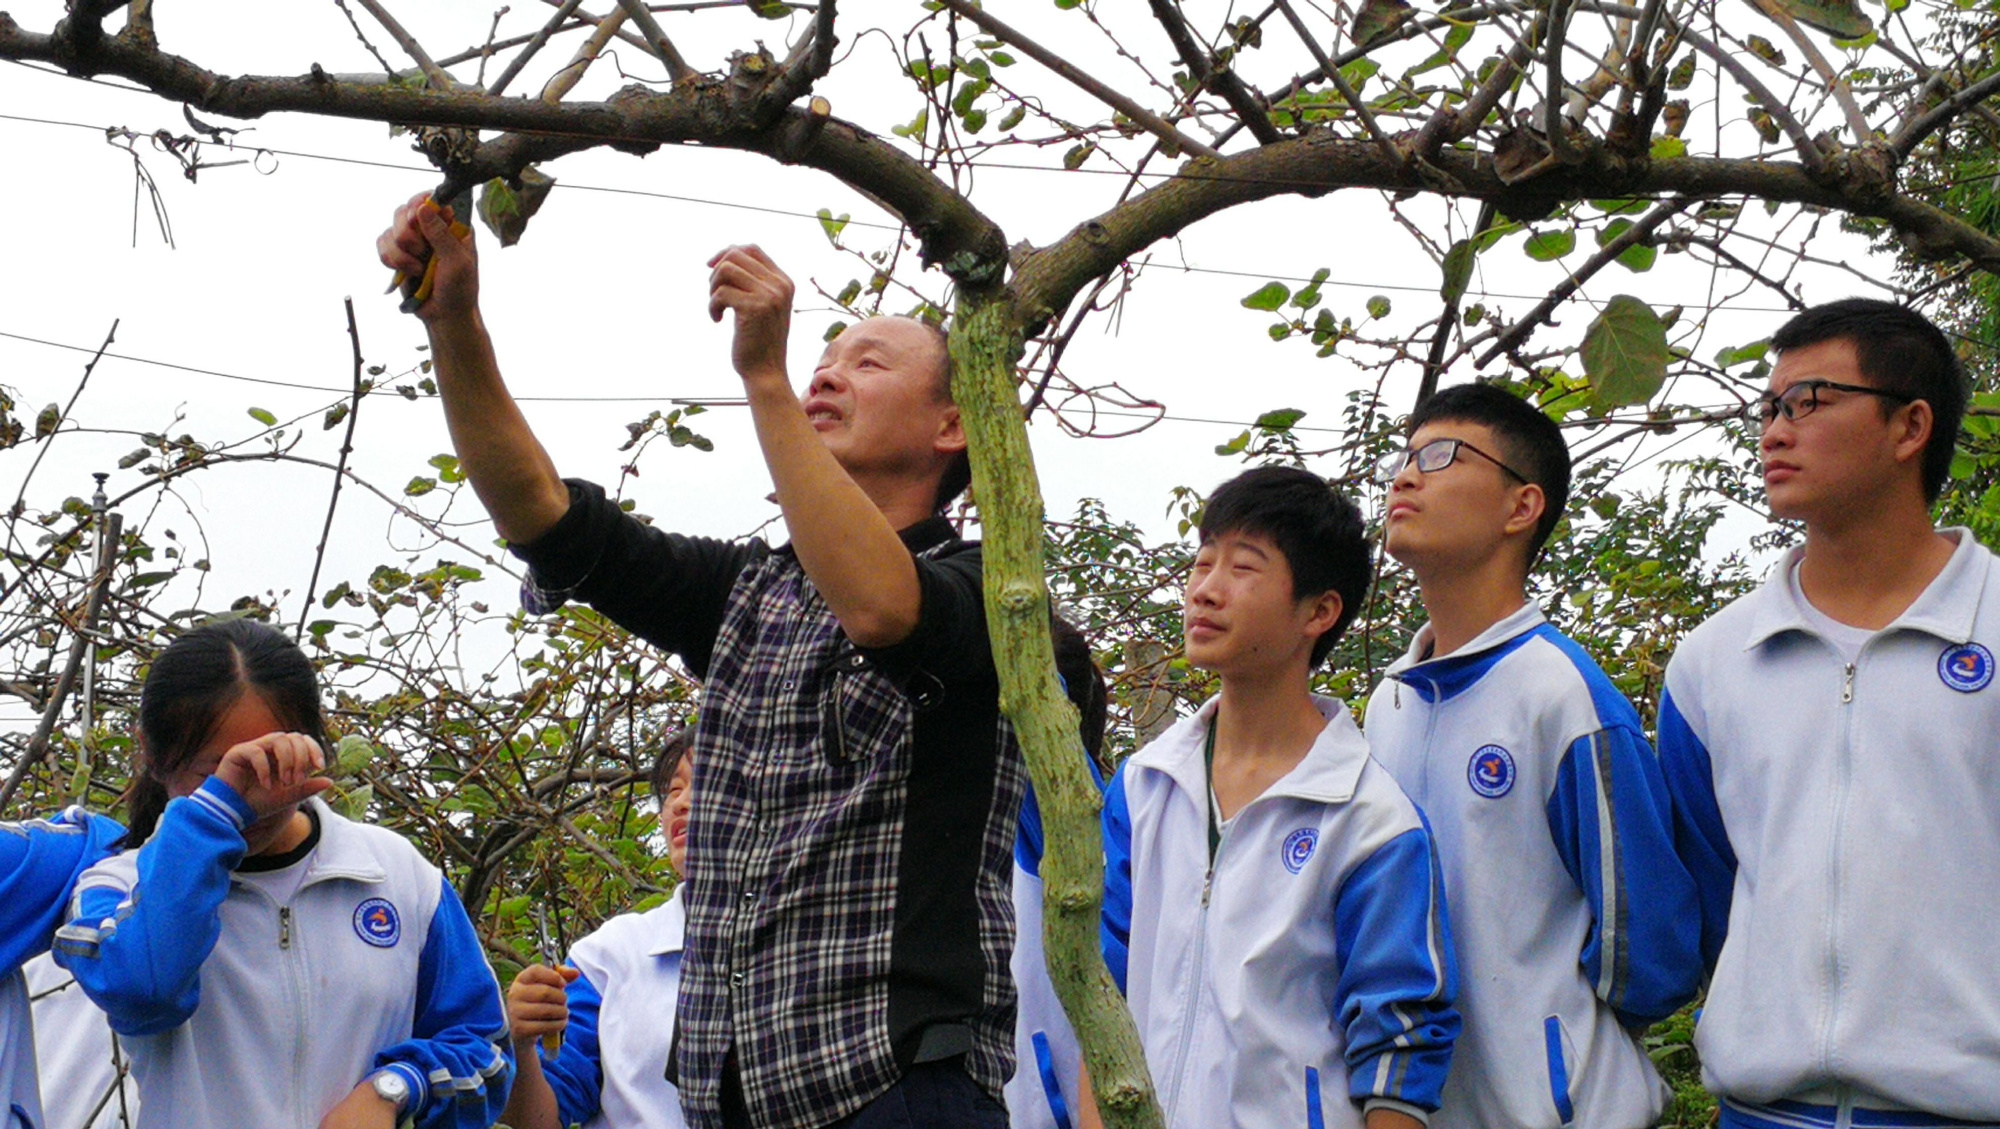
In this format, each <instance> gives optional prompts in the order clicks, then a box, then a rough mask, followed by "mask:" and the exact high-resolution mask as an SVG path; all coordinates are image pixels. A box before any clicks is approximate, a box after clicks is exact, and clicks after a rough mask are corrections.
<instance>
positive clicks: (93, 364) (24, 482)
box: [10, 318, 119, 513]
mask: <svg viewBox="0 0 2000 1129" xmlns="http://www.w3.org/2000/svg"><path fill="white" fill-rule="evenodd" d="M118 322H119V319H118V318H112V319H111V328H110V329H109V330H107V331H106V332H105V334H104V342H103V344H101V345H99V346H98V347H97V352H95V353H93V354H91V357H90V361H89V363H88V364H86V365H84V366H83V376H82V377H81V378H79V379H78V380H77V382H76V391H74V392H72V393H70V394H69V403H67V404H64V405H63V410H62V414H61V415H59V416H57V417H56V426H57V427H61V426H62V423H63V421H64V420H66V419H68V418H69V413H70V412H71V411H72V410H73V409H75V407H76V401H77V398H78V397H80V396H82V395H83V390H84V388H85V387H86V386H88V385H89V384H90V374H91V373H93V372H95V371H96V370H97V362H98V361H101V360H103V359H104V351H105V350H106V349H109V348H111V342H112V340H113V339H114V338H116V337H117V336H118ZM55 439H56V436H55V432H54V431H51V432H49V436H48V438H47V439H46V440H44V441H43V442H42V443H41V444H40V448H41V449H40V450H38V451H36V452H35V461H33V462H31V463H29V464H28V473H27V474H25V475H22V476H21V489H20V490H19V492H17V493H16V494H15V495H14V508H13V510H12V511H10V512H13V513H19V512H20V509H21V503H22V502H23V501H25V500H26V499H27V497H28V483H29V481H30V480H32V479H33V478H34V477H35V471H36V469H37V468H39V467H40V466H41V465H42V456H44V455H46V454H48V453H49V448H50V447H52V446H54V445H55Z"/></svg>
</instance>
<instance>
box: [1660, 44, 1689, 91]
mask: <svg viewBox="0 0 2000 1129" xmlns="http://www.w3.org/2000/svg"><path fill="white" fill-rule="evenodd" d="M1693 84H1694V52H1692V51H1689V52H1688V53H1687V54H1685V55H1682V56H1681V61H1680V62H1678V63H1675V64H1674V69H1673V70H1671V71H1668V72H1667V89H1668V90H1686V89H1687V88H1688V87H1689V86H1692V85H1693Z"/></svg>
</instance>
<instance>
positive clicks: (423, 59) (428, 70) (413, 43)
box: [354, 0, 452, 90]
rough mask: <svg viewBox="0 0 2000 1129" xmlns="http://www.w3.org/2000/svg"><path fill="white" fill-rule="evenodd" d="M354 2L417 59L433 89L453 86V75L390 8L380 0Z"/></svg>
mask: <svg viewBox="0 0 2000 1129" xmlns="http://www.w3.org/2000/svg"><path fill="white" fill-rule="evenodd" d="M354 2H355V3H357V4H359V5H361V6H362V7H363V8H366V9H368V14H369V15H371V16H374V17H375V22H376V23H379V24H381V25H382V30H383V31H386V32H388V33H389V38H391V39H393V40H395V41H396V46H398V47H401V48H402V49H403V54H405V55H408V56H409V57H410V58H412V59H414V60H416V64H417V67H418V68H419V69H421V70H422V71H423V72H424V77H425V78H426V79H429V80H430V84H431V87H432V88H433V89H436V90H450V89H451V88H452V81H451V76H450V75H448V74H446V73H444V68H443V67H440V66H438V65H437V60H436V59H433V58H431V57H430V53H429V52H427V51H425V50H424V48H423V45H422V44H420V43H418V42H417V37H416V36H414V35H411V34H410V33H409V32H407V31H404V30H403V25H402V24H400V23H397V22H396V17H394V16H392V15H390V14H389V10H388V9H387V8H384V7H383V6H382V5H381V3H380V0H354Z"/></svg>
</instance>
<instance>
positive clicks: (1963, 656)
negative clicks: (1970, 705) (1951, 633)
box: [1938, 643, 1993, 694]
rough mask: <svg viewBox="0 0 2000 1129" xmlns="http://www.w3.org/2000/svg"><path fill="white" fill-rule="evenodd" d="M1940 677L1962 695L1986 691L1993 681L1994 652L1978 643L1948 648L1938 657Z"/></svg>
mask: <svg viewBox="0 0 2000 1129" xmlns="http://www.w3.org/2000/svg"><path fill="white" fill-rule="evenodd" d="M1938 677H1939V678H1940V679H1942V680H1943V681H1944V684H1945V685H1946V686H1949V687H1951V688H1952V689H1954V690H1956V691H1958V692H1959V693H1961V694H1970V693H1972V692H1973V691H1975V690H1984V689H1986V685H1987V683H1989V682H1992V681H1993V652H1992V651H1989V650H1987V649H1986V648H1985V647H1982V646H1980V645H1979V644H1977V643H1967V644H1965V645H1964V646H1962V647H1946V648H1945V649H1944V653H1943V654H1941V655H1939V656H1938Z"/></svg>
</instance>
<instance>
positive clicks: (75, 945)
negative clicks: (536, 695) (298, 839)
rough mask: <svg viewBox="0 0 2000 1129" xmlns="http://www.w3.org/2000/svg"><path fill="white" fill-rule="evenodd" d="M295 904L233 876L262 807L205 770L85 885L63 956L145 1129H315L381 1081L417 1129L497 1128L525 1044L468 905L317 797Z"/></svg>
mask: <svg viewBox="0 0 2000 1129" xmlns="http://www.w3.org/2000/svg"><path fill="white" fill-rule="evenodd" d="M310 802H311V803H312V804H314V805H315V806H316V808H317V815H318V817H319V824H320V839H319V843H318V845H317V846H316V847H315V848H314V849H313V851H312V853H311V854H310V855H308V856H307V858H306V859H305V860H304V861H303V862H301V863H299V864H297V865H300V866H305V867H308V868H309V869H308V870H307V871H306V873H305V875H304V876H303V879H302V883H301V885H300V887H299V889H298V892H297V894H296V895H295V896H294V897H293V900H292V903H291V904H290V905H284V906H281V905H277V904H275V903H274V902H273V901H272V900H271V898H270V896H269V895H267V894H265V893H264V892H263V891H262V890H261V889H259V888H257V887H255V886H253V885H250V884H248V883H245V882H242V881H239V880H238V879H236V877H235V875H234V873H233V872H234V870H235V867H236V865H237V864H238V863H239V862H241V861H242V859H243V854H244V850H245V845H244V841H243V834H242V831H243V829H244V828H245V827H247V826H249V825H250V823H251V822H253V821H254V818H255V813H254V812H252V810H251V809H250V807H249V805H247V804H246V803H244V802H243V799H242V798H241V797H240V796H238V795H237V794H236V792H235V790H234V789H232V788H230V787H229V786H228V785H227V784H225V783H223V782H222V781H221V780H218V779H215V778H214V777H210V778H209V779H208V781H207V782H206V783H204V784H203V785H202V786H201V788H200V789H199V790H198V791H196V792H195V793H194V794H193V795H191V796H188V797H186V798H183V799H177V800H173V801H171V802H170V803H168V805H167V808H166V811H165V813H164V814H163V815H162V816H161V817H160V823H159V827H158V828H157V829H156V830H155V832H154V834H153V836H152V838H150V839H148V840H147V841H146V844H145V846H143V847H141V848H140V849H139V850H136V851H126V852H124V853H123V854H120V855H117V856H115V857H113V858H110V859H107V860H106V861H104V862H103V863H100V864H99V865H97V866H95V867H93V868H92V869H91V870H90V871H89V873H87V874H85V875H84V876H83V878H82V880H81V881H80V882H79V883H78V884H77V893H76V898H75V901H74V903H73V909H72V912H71V915H70V923H69V924H68V925H66V926H64V927H63V928H62V929H61V930H59V931H58V932H57V934H56V949H55V951H56V962H57V963H58V964H60V965H62V966H63V967H64V968H66V969H68V970H69V971H70V972H71V973H72V974H73V975H75V977H76V979H77V982H78V983H80V984H82V985H83V988H84V991H86V992H88V993H89V994H90V998H91V999H92V1000H94V1001H96V1003H97V1005H98V1006H99V1007H101V1008H103V1009H104V1011H105V1013H106V1014H107V1015H109V1016H110V1017H111V1026H112V1029H113V1030H115V1031H117V1032H118V1033H119V1034H120V1035H122V1036H124V1037H125V1046H126V1048H127V1049H128V1050H129V1051H130V1052H131V1056H132V1070H133V1074H134V1076H135V1077H136V1078H137V1079H138V1080H139V1095H140V1103H141V1109H140V1114H139V1117H140V1129H156V1127H157V1129H168V1127H170V1126H188V1125H215V1126H222V1125H244V1126H250V1125H254V1126H257V1127H258V1129H314V1127H315V1126H317V1125H318V1124H319V1120H320V1118H321V1117H322V1116H324V1115H325V1114H326V1112H327V1111H328V1110H329V1109H331V1108H333V1106H334V1105H335V1104H337V1103H338V1102H339V1101H340V1100H341V1099H342V1098H344V1097H346V1096H347V1094H348V1093H349V1092H350V1091H352V1090H353V1089H354V1087H355V1086H357V1085H359V1084H360V1083H361V1081H362V1080H363V1079H364V1078H366V1077H367V1076H368V1075H369V1074H371V1073H373V1072H374V1071H376V1070H378V1069H382V1068H388V1069H392V1070H395V1071H397V1072H399V1073H401V1074H402V1075H403V1076H404V1077H405V1079H406V1080H407V1081H408V1082H409V1083H410V1092H411V1095H412V1096H411V1102H410V1105H409V1106H408V1107H407V1109H406V1110H405V1116H406V1117H408V1118H412V1119H414V1121H415V1122H416V1124H417V1125H418V1126H419V1127H420V1129H484V1127H485V1126H489V1125H492V1124H493V1123H494V1121H495V1120H497V1119H498V1117H499V1116H500V1111H501V1110H502V1109H503V1108H505V1106H506V1101H507V1087H508V1084H509V1083H510V1082H511V1081H512V1078H513V1069H514V1064H513V1058H512V1047H511V1046H510V1045H509V1043H508V1039H507V1017H506V1012H505V1010H504V1009H503V1007H502V1005H501V1002H500V986H499V984H498V983H497V982H495V980H494V978H493V972H492V969H490V968H489V967H488V966H487V964H486V958H485V955H484V954H483V952H482V951H481V949H480V946H479V939H478V937H477V936H476V935H475V934H474V932H473V929H472V922H471V921H470V919H468V918H467V917H466V914H465V910H464V908H463V907H462V906H460V904H459V901H458V895H457V894H456V893H455V892H453V890H452V888H451V886H450V885H449V884H447V883H446V882H445V880H444V877H443V875H442V874H440V873H439V871H438V869H437V868H436V867H434V866H432V865H431V864H430V863H429V862H427V861H425V860H424V858H423V857H422V856H420V855H419V854H418V853H417V850H416V848H415V847H413V846H411V845H410V843H409V842H408V841H407V840H405V839H404V838H402V837H401V836H399V835H397V834H395V833H393V832H390V831H387V830H384V829H382V828H378V827H370V826H366V825H364V824H359V823H354V822H351V821H349V820H347V819H343V818H342V817H340V816H338V815H335V814H334V813H333V811H332V810H331V809H330V808H328V807H327V806H326V805H325V804H322V803H320V802H319V801H318V800H312V801H310Z"/></svg>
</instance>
